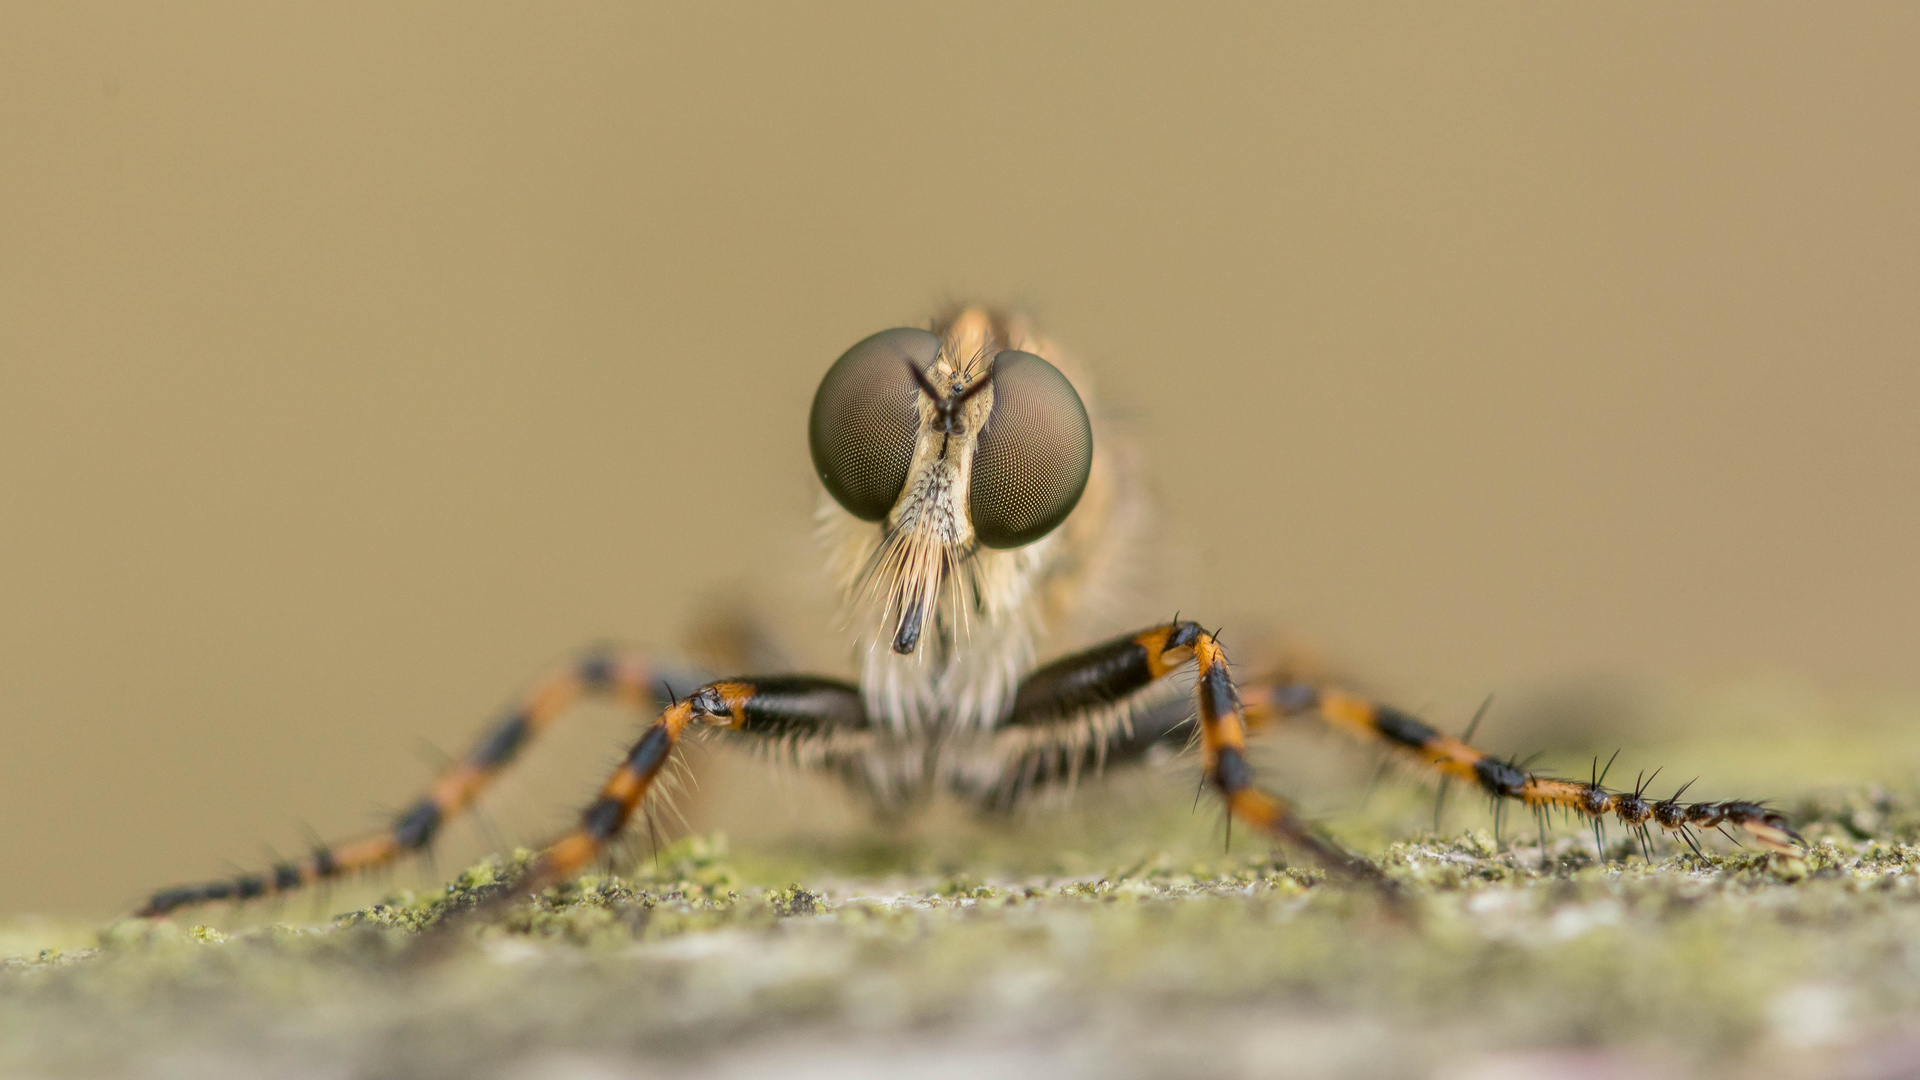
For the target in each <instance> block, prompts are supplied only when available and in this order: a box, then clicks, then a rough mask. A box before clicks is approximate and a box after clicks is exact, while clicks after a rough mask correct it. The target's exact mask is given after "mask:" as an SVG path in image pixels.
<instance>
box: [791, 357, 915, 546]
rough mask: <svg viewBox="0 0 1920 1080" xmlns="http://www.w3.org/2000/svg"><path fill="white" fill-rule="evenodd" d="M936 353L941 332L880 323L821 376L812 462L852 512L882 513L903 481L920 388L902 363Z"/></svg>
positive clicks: (871, 517)
mask: <svg viewBox="0 0 1920 1080" xmlns="http://www.w3.org/2000/svg"><path fill="white" fill-rule="evenodd" d="M939 354H940V339H939V338H937V337H935V336H934V335H932V334H930V333H928V332H927V331H925V330H913V329H907V328H902V329H899V330H882V331H881V332H880V333H878V334H875V335H873V336H872V337H870V338H867V339H866V340H865V341H862V342H860V344H858V345H855V346H854V347H853V348H851V349H848V350H847V351H846V353H845V354H844V355H842V356H841V357H840V359H838V360H836V361H834V362H833V367H831V368H829V369H827V376H826V378H824V379H821V380H820V389H819V390H817V391H815V392H814V395H813V415H812V416H811V418H810V419H809V420H808V421H807V440H808V443H809V445H810V446H811V448H812V450H813V469H814V471H815V472H817V473H819V474H820V482H821V483H822V484H825V485H826V486H827V492H828V494H830V495H832V496H833V499H834V501H835V502H837V503H839V504H840V505H841V506H844V507H846V509H847V513H849V514H852V515H853V516H854V517H857V518H861V519H863V520H866V521H881V520H884V519H885V518H886V516H887V512H888V511H890V510H892V509H893V504H894V502H895V501H897V500H898V499H899V498H900V489H902V488H904V487H906V486H907V468H908V466H910V465H912V464H913V444H914V440H915V439H916V438H917V437H918V436H919V434H920V406H919V402H918V397H919V393H920V388H919V387H918V386H917V385H915V383H914V379H913V372H911V371H909V370H907V365H908V364H909V363H911V364H912V365H913V366H914V367H916V368H918V369H920V370H921V371H925V370H926V369H927V368H928V367H930V366H932V364H933V361H934V358H935V357H937V356H938V355H939Z"/></svg>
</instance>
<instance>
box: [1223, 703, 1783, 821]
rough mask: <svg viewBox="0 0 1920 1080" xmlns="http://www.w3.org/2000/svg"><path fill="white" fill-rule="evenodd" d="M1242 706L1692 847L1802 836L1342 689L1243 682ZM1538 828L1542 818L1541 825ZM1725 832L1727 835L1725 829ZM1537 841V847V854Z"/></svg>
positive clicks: (1775, 816) (1753, 811) (1765, 813)
mask: <svg viewBox="0 0 1920 1080" xmlns="http://www.w3.org/2000/svg"><path fill="white" fill-rule="evenodd" d="M1247 711H1248V713H1249V715H1251V716H1253V717H1254V718H1255V719H1256V722H1265V721H1271V720H1272V719H1276V718H1284V717H1290V716H1299V715H1305V714H1308V713H1317V714H1319V716H1320V717H1321V718H1322V719H1324V720H1326V722H1327V723H1329V724H1331V725H1332V726H1334V727H1336V728H1339V729H1340V730H1342V731H1345V732H1347V733H1348V734H1350V735H1353V736H1355V737H1357V738H1359V739H1361V740H1363V741H1366V742H1372V743H1378V744H1381V745H1384V746H1386V747H1388V748H1389V749H1390V750H1392V751H1393V752H1394V753H1395V754H1396V755H1398V756H1399V757H1400V758H1401V759H1402V760H1404V761H1407V762H1409V763H1411V764H1413V765H1415V766H1416V767H1418V768H1420V769H1421V770H1423V771H1425V772H1427V773H1428V774H1430V775H1433V776H1435V777H1437V778H1440V779H1447V778H1452V779H1458V780H1464V781H1467V782H1468V783H1471V784H1474V785H1476V786H1478V787H1479V789H1480V790H1481V792H1482V793H1484V794H1485V795H1487V796H1488V797H1489V798H1490V799H1492V800H1494V802H1495V803H1496V805H1497V804H1499V803H1500V802H1501V801H1502V800H1512V801H1516V802H1519V803H1521V804H1523V805H1525V806H1527V807H1529V808H1530V809H1532V810H1533V811H1534V812H1535V813H1536V814H1538V815H1540V816H1541V820H1542V821H1543V822H1544V816H1545V815H1546V814H1547V813H1548V812H1550V811H1552V810H1560V811H1562V812H1564V813H1571V814H1576V815H1579V816H1582V817H1585V818H1587V819H1588V820H1590V821H1592V822H1594V823H1595V824H1596V825H1598V824H1599V823H1601V822H1603V821H1604V820H1605V819H1607V818H1609V817H1612V818H1615V819H1617V820H1619V821H1620V822H1621V823H1622V824H1624V825H1625V826H1626V827H1627V828H1628V829H1629V830H1637V831H1638V832H1639V833H1640V834H1642V835H1644V832H1645V830H1646V827H1647V825H1648V823H1649V822H1651V823H1652V824H1655V825H1659V826H1660V827H1661V828H1663V829H1665V830H1667V831H1669V832H1674V833H1677V834H1679V836H1680V838H1681V839H1682V840H1684V841H1686V842H1687V844H1688V846H1690V847H1693V848H1694V850H1696V851H1698V850H1699V848H1698V845H1697V843H1696V842H1695V839H1694V837H1695V834H1696V833H1697V832H1700V831H1703V830H1705V829H1710V828H1719V829H1721V831H1722V832H1725V828H1724V827H1725V826H1728V825H1732V826H1734V827H1736V828H1738V829H1740V830H1742V831H1743V832H1745V833H1746V834H1747V835H1748V836H1750V837H1752V838H1753V839H1754V840H1755V841H1757V842H1758V843H1759V844H1760V846H1761V847H1763V848H1766V849H1767V850H1769V851H1776V852H1781V853H1785V854H1791V853H1793V852H1795V851H1797V850H1799V845H1801V844H1802V843H1803V841H1802V840H1801V838H1800V836H1799V834H1798V833H1795V832H1794V831H1793V828H1792V826H1791V825H1790V824H1789V823H1788V821H1787V818H1786V816H1785V815H1784V814H1781V813H1779V812H1778V811H1775V810H1770V809H1768V808H1767V807H1765V806H1763V805H1761V804H1759V803H1755V802H1747V801H1742V800H1735V801H1729V802H1706V803H1682V802H1680V801H1679V797H1680V794H1681V792H1684V791H1685V790H1686V789H1685V788H1682V789H1681V791H1679V792H1675V793H1674V794H1673V796H1672V797H1670V798H1667V799H1663V800H1658V801H1656V800H1652V799H1649V798H1647V797H1646V794H1645V784H1641V785H1636V787H1635V789H1634V790H1632V791H1616V790H1613V789H1610V788H1608V787H1606V786H1605V780H1606V777H1605V776H1604V775H1603V774H1596V775H1595V776H1594V777H1592V778H1591V779H1590V780H1589V781H1588V782H1586V783H1580V782H1577V781H1573V780H1561V779H1557V778H1554V777H1550V776H1542V775H1540V774H1537V773H1532V772H1528V771H1527V770H1525V769H1523V768H1521V767H1520V766H1518V765H1515V764H1514V763H1512V762H1510V761H1502V760H1500V759H1499V758H1495V757H1493V756H1491V755H1489V754H1486V753H1483V752H1482V751H1480V750H1476V749H1475V748H1473V747H1472V746H1470V745H1468V744H1467V743H1466V742H1465V741H1464V740H1462V739H1456V738H1454V737H1452V736H1450V735H1445V734H1442V733H1441V732H1440V731H1438V730H1436V729H1435V728H1434V727H1432V726H1431V725H1429V724H1427V723H1426V722H1425V721H1422V720H1420V719H1418V718H1417V717H1415V716H1413V715H1412V714H1410V713H1406V712H1403V711H1401V710H1399V709H1396V708H1394V707H1392V706H1390V705H1381V704H1378V703H1375V702H1371V701H1367V700H1366V699H1364V698H1360V697H1356V696H1354V695H1353V694H1349V693H1347V692H1345V691H1343V690H1335V689H1332V688H1329V687H1323V686H1317V685H1313V684H1309V683H1297V682H1296V683H1276V684H1273V685H1264V686H1263V685H1251V686H1249V687H1248V689H1247ZM1543 829H1544V824H1543ZM1728 835H1729V837H1730V838H1731V834H1728ZM1545 846H1546V845H1545V843H1544V842H1543V843H1542V845H1541V847H1542V851H1543V853H1544V850H1545Z"/></svg>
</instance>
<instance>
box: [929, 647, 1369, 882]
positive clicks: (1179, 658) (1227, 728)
mask: <svg viewBox="0 0 1920 1080" xmlns="http://www.w3.org/2000/svg"><path fill="white" fill-rule="evenodd" d="M1189 661H1192V662H1193V664H1194V668H1195V671H1196V676H1195V681H1194V696H1195V698H1196V699H1197V706H1198V709H1197V725H1196V726H1197V728H1198V736H1199V745H1200V754H1201V768H1202V771H1203V775H1204V776H1205V778H1206V782H1207V783H1208V784H1209V785H1210V786H1211V787H1213V789H1214V790H1216V791H1218V792H1219V793H1220V797H1221V799H1222V801H1223V802H1224V803H1225V804H1226V809H1227V812H1228V814H1230V815H1231V816H1233V817H1235V818H1238V819H1239V820H1240V821H1242V822H1244V823H1246V824H1248V825H1251V826H1252V827H1254V828H1256V829H1258V830H1260V831H1261V832H1264V833H1266V834H1267V835H1269V836H1272V837H1275V838H1277V839H1280V840H1283V841H1285V842H1286V843H1288V844H1289V845H1291V846H1293V847H1296V848H1298V849H1300V850H1302V851H1304V852H1306V853H1307V854H1308V855H1309V856H1311V857H1312V858H1313V859H1314V860H1315V861H1316V862H1318V863H1320V864H1321V865H1322V866H1324V867H1326V868H1327V869H1328V870H1329V871H1331V872H1333V873H1335V874H1338V875H1340V876H1342V877H1345V878H1347V879H1349V880H1353V881H1357V882H1361V883H1364V884H1366V885H1367V886H1369V887H1371V888H1374V889H1376V890H1378V891H1380V892H1381V893H1383V894H1386V895H1388V896H1390V897H1395V898H1397V897H1398V895H1399V890H1398V888H1397V886H1395V885H1394V883H1393V881H1392V879H1390V878H1388V877H1387V876H1386V875H1385V874H1382V873H1381V872H1380V870H1379V869H1378V868H1377V867H1375V866H1374V865H1373V864H1372V863H1370V862H1368V861H1366V860H1365V859H1362V858H1359V857H1358V856H1355V855H1353V854H1351V853H1350V852H1348V851H1346V850H1345V849H1343V848H1341V847H1340V846H1339V845H1338V844H1336V843H1334V842H1333V841H1332V840H1330V839H1328V838H1327V837H1325V836H1323V835H1321V834H1320V833H1319V832H1318V831H1316V830H1315V829H1313V828H1312V827H1311V826H1309V825H1308V824H1307V823H1306V822H1304V821H1301V820H1300V818H1299V817H1298V816H1297V815H1295V814H1294V812H1293V810H1292V808H1291V807H1290V806H1289V805H1288V804H1287V803H1286V801H1285V800H1283V799H1281V798H1279V797H1278V796H1276V795H1273V794H1271V793H1269V792H1266V791H1263V790H1261V789H1260V788H1258V787H1255V786H1254V782H1253V768H1252V766H1251V765H1250V764H1249V763H1248V762H1247V757H1246V722H1245V717H1244V714H1243V712H1242V710H1241V707H1240V700H1239V695H1238V694H1237V693H1236V692H1235V690H1234V685H1233V678H1232V676H1231V674H1230V673H1229V671H1228V665H1227V657H1226V653H1225V652H1224V651H1223V650H1222V649H1221V647H1220V643H1219V642H1218V641H1217V640H1215V638H1214V636H1213V635H1212V634H1210V633H1208V632H1207V631H1206V630H1204V629H1202V628H1201V627H1200V624H1198V623H1194V622H1174V623H1167V624H1165V625H1162V626H1156V627H1153V628H1152V629H1150V630H1145V631H1142V632H1140V633H1138V634H1134V635H1131V636H1129V637H1123V638H1116V639H1114V640H1112V641H1109V642H1106V643H1105V644H1102V645H1096V646H1094V647H1093V648H1090V649H1087V650H1085V651H1084V652H1079V653H1075V654H1074V655H1072V656H1068V657H1064V658H1062V659H1060V660H1056V661H1054V662H1053V663H1051V664H1047V665H1046V666H1044V667H1041V668H1040V669H1038V670H1036V671H1035V672H1033V673H1032V674H1031V675H1029V676H1027V678H1026V679H1025V680H1024V681H1023V682H1022V683H1021V684H1020V689H1019V691H1018V692H1017V693H1016V695H1015V697H1014V704H1013V711H1012V713H1011V714H1010V715H1009V716H1008V718H1007V720H1006V722H1005V723H1004V724H1002V725H1001V727H1000V728H999V729H997V730H996V731H995V732H994V735H993V737H992V740H991V741H990V742H989V744H988V745H987V747H986V748H985V753H984V755H979V756H974V757H971V758H970V759H969V760H966V761H964V762H961V763H958V764H957V766H956V767H955V768H954V770H953V775H954V779H955V785H956V786H957V787H959V788H961V790H963V791H964V792H967V793H968V794H971V795H973V796H974V797H975V798H977V799H979V800H981V801H982V802H985V803H989V804H1002V805H1004V804H1005V803H1007V802H1008V801H1010V800H1011V799H1012V798H1014V797H1017V796H1018V795H1019V794H1021V793H1023V792H1024V791H1026V790H1028V789H1030V788H1032V787H1034V786H1036V785H1038V784H1043V783H1047V782H1051V781H1058V780H1066V779H1071V778H1072V777H1074V776H1077V775H1078V774H1079V772H1080V771H1081V770H1082V769H1083V768H1090V767H1095V766H1098V765H1099V764H1102V763H1106V762H1117V761H1122V760H1127V759H1129V758H1137V757H1140V756H1143V755H1144V754H1145V753H1146V752H1147V751H1148V750H1150V749H1152V748H1153V747H1154V746H1156V745H1168V744H1170V743H1173V742H1175V741H1176V740H1180V741H1184V739H1185V738H1186V731H1187V729H1186V728H1185V726H1184V720H1185V717H1184V716H1181V715H1180V714H1178V713H1174V712H1172V711H1170V710H1167V709H1165V708H1159V707H1154V708H1149V709H1146V710H1144V711H1136V709H1135V708H1134V706H1135V705H1137V704H1138V703H1139V702H1140V701H1141V699H1142V696H1143V695H1145V694H1147V693H1148V692H1149V691H1150V690H1151V689H1152V688H1153V687H1155V686H1156V685H1161V684H1163V683H1164V681H1165V680H1166V679H1168V678H1169V677H1170V676H1171V675H1173V674H1174V673H1175V672H1176V671H1179V670H1181V669H1182V668H1183V667H1184V666H1185V665H1186V664H1187V663H1188V662H1189Z"/></svg>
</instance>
